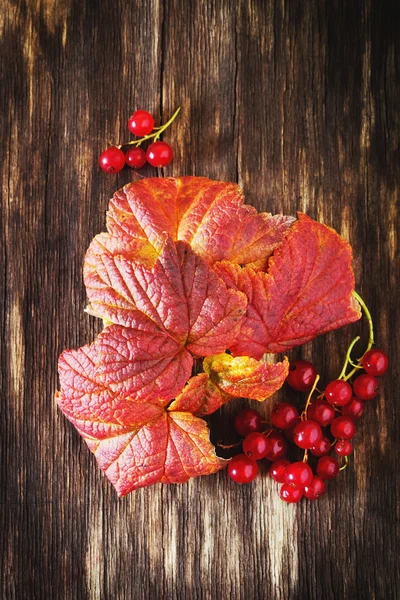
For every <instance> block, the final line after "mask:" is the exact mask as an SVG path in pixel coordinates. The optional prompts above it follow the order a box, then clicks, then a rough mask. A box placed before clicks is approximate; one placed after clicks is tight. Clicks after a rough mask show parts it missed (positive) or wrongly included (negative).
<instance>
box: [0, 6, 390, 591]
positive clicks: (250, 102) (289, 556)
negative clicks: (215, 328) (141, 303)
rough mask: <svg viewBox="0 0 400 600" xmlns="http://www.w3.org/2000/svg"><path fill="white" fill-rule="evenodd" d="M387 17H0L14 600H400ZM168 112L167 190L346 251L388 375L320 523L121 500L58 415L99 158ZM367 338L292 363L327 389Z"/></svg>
mask: <svg viewBox="0 0 400 600" xmlns="http://www.w3.org/2000/svg"><path fill="white" fill-rule="evenodd" d="M396 4H397V3H396V2H395V1H393V2H388V1H384V0H355V1H344V0H329V1H326V2H324V1H318V2H312V1H309V0H304V1H301V2H298V1H296V0H275V1H273V0H266V1H261V0H259V1H257V0H252V1H251V0H248V1H245V0H243V1H240V2H235V1H233V0H231V1H228V0H226V1H224V0H222V1H220V2H213V1H211V0H210V1H207V2H195V1H193V2H192V1H188V0H169V1H168V2H162V1H161V0H148V1H146V2H129V1H127V0H124V1H122V0H113V2H107V1H105V2H97V1H92V0H90V1H89V0H80V1H79V2H78V1H75V0H71V1H70V2H68V1H67V0H61V1H58V2H52V1H51V0H5V1H4V2H3V5H2V10H1V11H0V28H1V42H0V43H1V54H0V55H1V75H2V77H1V81H2V84H1V87H0V106H1V110H0V115H1V117H0V119H1V132H2V135H1V145H0V152H1V160H0V170H1V184H2V198H3V205H2V213H1V223H2V236H3V241H2V251H1V253H0V265H1V273H2V280H3V282H4V285H3V286H2V288H1V336H2V337H1V355H2V362H1V389H2V403H1V420H0V422H1V465H2V470H1V480H0V536H1V542H0V551H1V557H2V561H3V565H4V566H3V567H2V569H1V571H0V590H1V591H0V597H1V598H4V600H23V599H25V598H26V599H29V600H36V599H40V600H41V599H49V598H51V599H52V600H53V599H62V600H69V599H71V600H79V599H86V598H88V599H102V600H105V599H113V600H114V599H118V600H125V599H126V600H131V599H133V598H134V599H138V600H139V599H161V598H166V599H190V600H194V599H209V598H219V599H225V598H227V599H228V598H233V599H235V600H236V599H238V600H239V599H241V598H244V599H261V598H262V599H267V598H268V599H277V600H278V599H284V600H288V599H303V598H308V599H315V600H319V599H320V598H326V599H336V598H337V599H338V598H345V599H355V598H360V599H366V598H368V599H377V600H381V599H385V600H386V599H389V598H390V599H393V598H396V597H399V595H398V592H397V586H398V584H399V583H400V580H399V564H398V540H399V512H400V510H399V478H400V475H399V469H398V460H399V452H398V450H399V422H400V420H399V417H400V413H399V403H398V385H399V378H398V375H399V372H398V363H399V361H398V358H396V350H397V348H398V346H399V345H400V332H399V326H398V323H399V317H400V315H399V310H398V305H399V301H398V297H399V296H398V291H399V290H398V278H397V276H398V273H399V260H398V251H399V250H398V246H397V239H398V231H399V230H398V226H399V222H398V213H397V202H398V200H399V189H400V179H399V158H400V157H399V120H400V111H399V104H400V95H399V92H400V89H399V53H400V48H399V43H398V41H399V39H400V36H399V31H400V22H399V18H398V11H397V10H396ZM179 105H180V106H182V114H181V116H180V117H179V120H178V121H177V123H176V124H175V125H174V126H173V127H172V128H171V130H170V133H169V134H168V139H169V140H170V141H171V143H172V144H173V146H174V148H175V150H176V158H175V160H174V162H173V164H172V165H171V166H170V167H168V168H167V169H165V173H164V175H181V174H195V175H206V176H209V177H211V178H220V179H226V180H237V181H238V182H239V183H240V184H242V185H243V187H244V189H245V192H246V194H247V198H248V201H249V202H250V203H252V204H253V205H254V206H256V207H257V208H259V209H267V210H269V211H273V212H281V211H282V212H284V213H287V214H294V213H295V211H296V210H303V211H306V212H307V213H308V214H309V215H311V216H312V217H314V218H317V219H319V220H321V221H324V222H325V223H327V224H329V225H331V226H333V227H335V228H336V229H337V230H338V231H340V232H341V233H342V234H343V235H344V236H345V237H346V238H347V239H348V240H349V241H350V242H351V243H352V245H353V247H354V252H355V270H356V277H357V287H358V289H359V290H360V292H361V294H362V295H363V297H364V298H365V300H366V301H367V303H368V304H369V305H370V307H371V310H372V314H373V317H374V319H375V322H376V330H377V340H378V343H379V345H380V346H382V347H383V348H385V349H387V351H388V352H389V355H390V357H391V360H392V368H391V373H390V375H388V376H386V377H385V379H384V385H383V392H382V394H381V396H380V398H379V400H378V401H375V402H372V403H370V405H369V406H368V407H367V411H366V415H365V417H364V418H363V419H362V422H361V423H360V426H359V432H358V435H357V441H356V450H355V454H354V466H352V468H351V469H348V470H347V471H346V472H344V473H343V474H342V476H341V477H340V478H339V480H338V481H336V482H335V483H333V484H331V485H330V486H329V494H328V495H327V496H326V497H325V498H323V499H321V501H320V502H318V503H310V502H306V501H304V502H302V503H301V504H300V505H299V506H295V507H293V506H286V505H284V504H283V503H281V501H280V500H279V499H278V493H277V486H276V485H275V484H274V483H272V482H271V481H269V480H268V479H267V478H266V477H265V476H263V477H261V478H260V479H258V480H257V482H256V483H255V484H253V485H251V486H248V487H240V486H237V485H234V484H233V483H231V482H230V481H229V480H228V478H227V476H226V473H224V472H222V473H219V474H218V475H216V476H212V477H208V478H207V477H206V478H201V479H198V480H192V481H191V482H190V483H188V484H186V485H182V486H161V485H158V486H155V487H152V488H149V489H144V490H141V491H138V492H136V493H134V494H132V495H130V496H129V497H127V498H125V499H122V500H119V499H118V498H117V497H116V494H115V492H114V491H113V489H112V488H111V485H110V484H109V483H108V482H107V480H106V479H105V478H104V477H103V476H102V474H101V473H100V471H99V470H98V468H97V466H96V463H95V459H94V457H93V456H92V455H91V454H90V453H89V452H88V450H87V448H86V447H85V445H84V443H83V442H82V441H81V439H80V438H79V436H78V435H77V433H76V432H75V430H74V429H73V428H72V426H70V424H69V423H68V422H67V421H66V419H64V418H63V416H62V415H61V414H60V413H59V412H57V410H56V408H55V405H54V401H53V394H54V391H55V389H56V387H57V375H56V364H57V357H58V354H59V353H60V351H61V350H62V349H63V348H65V347H77V346H79V345H81V344H83V343H86V342H89V341H90V340H92V339H93V337H94V335H95V333H96V332H98V331H99V327H100V324H99V323H98V322H96V320H94V319H92V318H91V317H88V316H87V315H86V314H85V313H84V312H83V308H84V306H85V291H84V287H83V282H82V276H81V264H82V259H83V256H84V252H85V250H86V248H87V246H88V243H89V241H90V239H91V238H92V237H93V236H94V235H95V234H96V233H98V232H100V231H102V230H104V225H105V218H104V213H105V210H106V206H107V202H108V199H109V197H110V196H111V195H112V193H113V192H114V191H115V189H117V188H118V187H120V186H121V185H123V184H124V183H125V182H127V181H129V180H130V179H131V178H132V177H133V174H132V173H131V172H125V171H124V172H123V173H121V174H120V175H118V176H115V177H113V176H107V175H105V174H104V173H102V172H101V171H100V169H99V168H98V165H97V156H98V154H99V153H100V151H101V150H102V149H104V147H105V146H106V145H107V142H108V141H109V140H113V141H117V140H121V139H122V138H125V137H126V132H125V124H126V119H127V117H128V116H129V114H130V113H131V111H132V110H133V109H134V108H139V107H143V108H147V109H149V110H151V111H152V112H153V113H154V114H155V115H156V117H157V118H160V119H165V118H166V117H167V116H169V115H170V114H171V113H172V112H173V110H174V109H175V108H176V107H177V106H179ZM143 174H144V175H146V176H153V175H154V174H155V173H154V171H153V170H151V169H150V168H148V169H144V170H143ZM160 175H162V174H161V173H160ZM396 286H397V287H396ZM360 330H362V332H363V333H362V334H363V336H364V339H365V335H366V329H365V328H362V327H361V326H360V325H358V324H357V325H355V326H352V327H349V328H347V329H346V330H344V331H341V332H339V333H336V334H332V335H329V336H326V337H324V338H322V339H317V340H315V341H314V342H313V343H311V344H308V345H307V346H305V347H303V348H302V349H301V350H299V351H297V352H293V353H292V356H296V355H301V356H304V357H307V358H311V359H313V360H314V361H315V363H316V364H317V366H318V368H319V370H321V371H322V373H324V374H325V377H326V378H329V377H333V376H334V375H335V374H337V372H338V368H339V366H340V363H341V361H342V360H343V356H344V352H345V348H346V345H347V343H348V342H349V341H350V340H351V339H352V337H354V336H355V335H357V334H358V333H359V332H360ZM285 393H287V392H282V393H281V394H278V395H277V397H283V395H284V394H285ZM290 397H292V398H293V396H292V395H291V396H290ZM243 405H245V402H244V401H243V402H237V403H235V404H234V406H232V405H231V406H229V407H226V408H225V409H224V410H222V411H221V412H220V414H217V415H214V416H213V418H212V419H211V426H212V429H213V432H214V433H213V437H214V439H215V438H218V437H220V438H221V437H225V439H227V440H229V439H233V437H232V436H233V434H232V414H233V412H234V411H235V410H237V407H238V406H243ZM265 410H266V409H265Z"/></svg>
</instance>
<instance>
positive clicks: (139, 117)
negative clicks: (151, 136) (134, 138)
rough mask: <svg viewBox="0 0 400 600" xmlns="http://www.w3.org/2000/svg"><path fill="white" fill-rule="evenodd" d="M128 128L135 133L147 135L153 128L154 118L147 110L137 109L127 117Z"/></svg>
mask: <svg viewBox="0 0 400 600" xmlns="http://www.w3.org/2000/svg"><path fill="white" fill-rule="evenodd" d="M128 129H129V131H131V132H132V133H133V134H135V135H139V136H140V135H147V134H148V133H150V132H151V131H153V129H154V119H153V117H152V116H151V114H150V113H149V112H147V110H137V111H135V112H134V113H133V115H132V116H131V117H129V119H128Z"/></svg>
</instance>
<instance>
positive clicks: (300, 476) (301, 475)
mask: <svg viewBox="0 0 400 600" xmlns="http://www.w3.org/2000/svg"><path fill="white" fill-rule="evenodd" d="M313 477H314V475H313V472H312V470H311V467H309V466H308V465H307V463H305V462H294V463H292V464H291V465H288V466H287V467H286V470H285V483H289V484H292V485H295V486H297V487H299V488H304V487H305V486H306V485H309V484H310V483H311V482H312V480H313Z"/></svg>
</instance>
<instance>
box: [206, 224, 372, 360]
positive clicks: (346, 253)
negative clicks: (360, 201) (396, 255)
mask: <svg viewBox="0 0 400 600" xmlns="http://www.w3.org/2000/svg"><path fill="white" fill-rule="evenodd" d="M215 271H216V272H217V273H218V275H219V276H220V277H221V278H222V279H224V281H225V283H226V284H227V285H228V287H231V288H233V289H236V290H240V291H242V292H244V293H245V294H246V296H247V298H248V306H247V311H246V315H245V317H244V318H243V321H242V328H241V331H240V335H239V338H238V341H237V342H236V343H235V344H234V345H233V346H232V347H231V348H230V349H231V351H232V352H233V354H235V355H248V356H252V357H254V358H258V359H259V358H261V356H262V355H263V354H264V353H265V352H272V353H277V352H285V351H286V350H288V349H289V348H292V347H293V346H298V345H300V344H304V343H306V342H308V341H309V340H311V339H313V338H314V337H316V336H317V335H319V334H321V333H326V332H328V331H331V330H333V329H337V328H339V327H342V326H343V325H347V324H348V323H352V322H353V321H356V320H357V319H359V318H360V316H361V313H360V307H359V305H358V302H357V301H356V300H355V299H354V297H353V296H352V292H353V290H354V275H353V270H352V252H351V248H350V246H349V244H348V243H347V242H346V241H345V240H343V239H342V238H341V237H340V236H339V235H338V234H337V233H336V232H335V231H334V230H333V229H331V228H329V227H326V226H325V225H322V224H320V223H316V222H315V221H313V220H312V219H310V218H309V217H307V216H306V215H303V214H300V215H299V220H298V221H297V222H296V223H295V224H294V225H293V226H292V227H291V228H290V230H289V233H288V235H287V236H286V237H285V239H284V241H283V242H282V244H281V245H280V246H279V248H278V249H277V250H276V251H275V253H274V256H273V257H272V258H271V259H270V261H269V268H268V273H263V272H255V271H254V270H253V269H250V268H248V267H246V268H243V269H241V268H240V267H238V266H236V265H232V264H230V263H228V262H226V261H225V262H223V263H220V264H217V265H215Z"/></svg>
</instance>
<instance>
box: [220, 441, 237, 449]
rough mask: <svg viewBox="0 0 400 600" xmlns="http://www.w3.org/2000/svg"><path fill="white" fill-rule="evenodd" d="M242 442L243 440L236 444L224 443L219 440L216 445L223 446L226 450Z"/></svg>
mask: <svg viewBox="0 0 400 600" xmlns="http://www.w3.org/2000/svg"><path fill="white" fill-rule="evenodd" d="M241 443H242V442H236V444H222V443H221V442H217V443H216V446H218V448H223V449H224V450H230V449H231V448H237V447H238V446H240V444H241Z"/></svg>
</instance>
